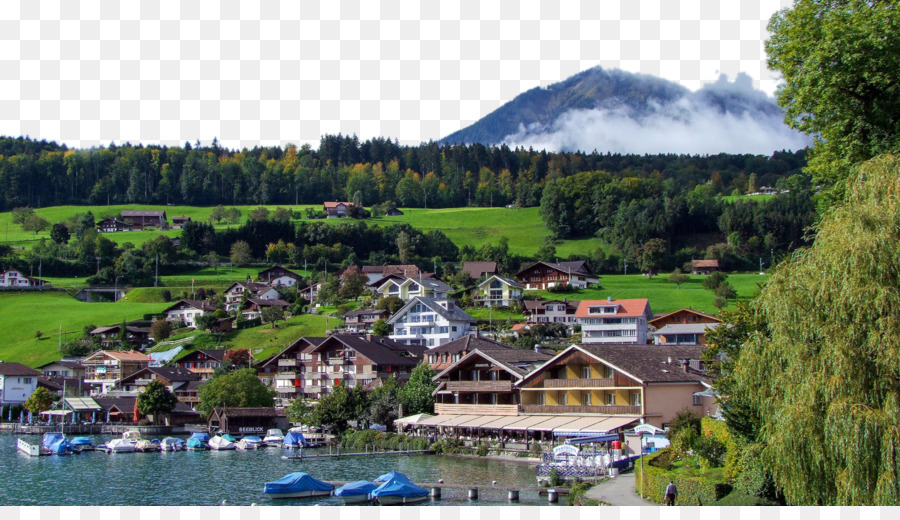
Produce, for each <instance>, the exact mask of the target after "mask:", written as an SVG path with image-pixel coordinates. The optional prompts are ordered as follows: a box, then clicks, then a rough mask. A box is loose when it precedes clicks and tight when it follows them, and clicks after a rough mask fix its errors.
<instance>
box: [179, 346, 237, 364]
mask: <svg viewBox="0 0 900 520" xmlns="http://www.w3.org/2000/svg"><path fill="white" fill-rule="evenodd" d="M201 352H202V353H204V354H206V355H207V357H211V358H213V359H215V360H216V361H224V360H225V353H226V352H227V350H225V349H223V348H214V349H200V350H195V351H193V352H191V353H189V354H186V355H185V356H184V357H182V358H180V359H178V360H177V361H176V363H181V362H182V361H193V360H194V358H196V357H197V354H199V353H201Z"/></svg>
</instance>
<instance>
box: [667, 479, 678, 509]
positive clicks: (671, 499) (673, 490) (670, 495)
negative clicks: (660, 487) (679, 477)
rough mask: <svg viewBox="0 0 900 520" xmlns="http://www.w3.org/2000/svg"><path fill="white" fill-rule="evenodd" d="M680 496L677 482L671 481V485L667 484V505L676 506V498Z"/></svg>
mask: <svg viewBox="0 0 900 520" xmlns="http://www.w3.org/2000/svg"><path fill="white" fill-rule="evenodd" d="M677 498H678V488H677V487H675V482H673V481H671V480H670V481H669V485H668V486H666V505H667V506H674V505H675V500H676V499H677Z"/></svg>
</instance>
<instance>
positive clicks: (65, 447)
mask: <svg viewBox="0 0 900 520" xmlns="http://www.w3.org/2000/svg"><path fill="white" fill-rule="evenodd" d="M49 448H50V452H51V453H53V454H55V455H61V454H63V453H71V452H72V444H71V443H69V441H67V440H65V439H59V440H58V441H56V442H54V443H53V444H52V445H50V446H49Z"/></svg>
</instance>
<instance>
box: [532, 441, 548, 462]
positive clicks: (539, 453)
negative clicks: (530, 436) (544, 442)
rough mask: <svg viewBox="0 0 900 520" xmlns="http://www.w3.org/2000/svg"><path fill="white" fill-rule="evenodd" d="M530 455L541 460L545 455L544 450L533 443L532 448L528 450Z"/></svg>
mask: <svg viewBox="0 0 900 520" xmlns="http://www.w3.org/2000/svg"><path fill="white" fill-rule="evenodd" d="M528 453H529V455H531V456H532V457H534V458H536V459H539V458H541V456H542V455H543V454H544V450H543V449H541V445H540V444H538V443H536V442H533V443H531V448H530V449H529V450H528Z"/></svg>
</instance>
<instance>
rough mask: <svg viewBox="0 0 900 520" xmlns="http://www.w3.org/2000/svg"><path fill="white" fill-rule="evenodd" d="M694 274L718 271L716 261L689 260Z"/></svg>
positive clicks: (717, 262)
mask: <svg viewBox="0 0 900 520" xmlns="http://www.w3.org/2000/svg"><path fill="white" fill-rule="evenodd" d="M691 267H692V268H693V273H694V274H709V273H712V272H715V271H718V270H719V261H718V260H691Z"/></svg>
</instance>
